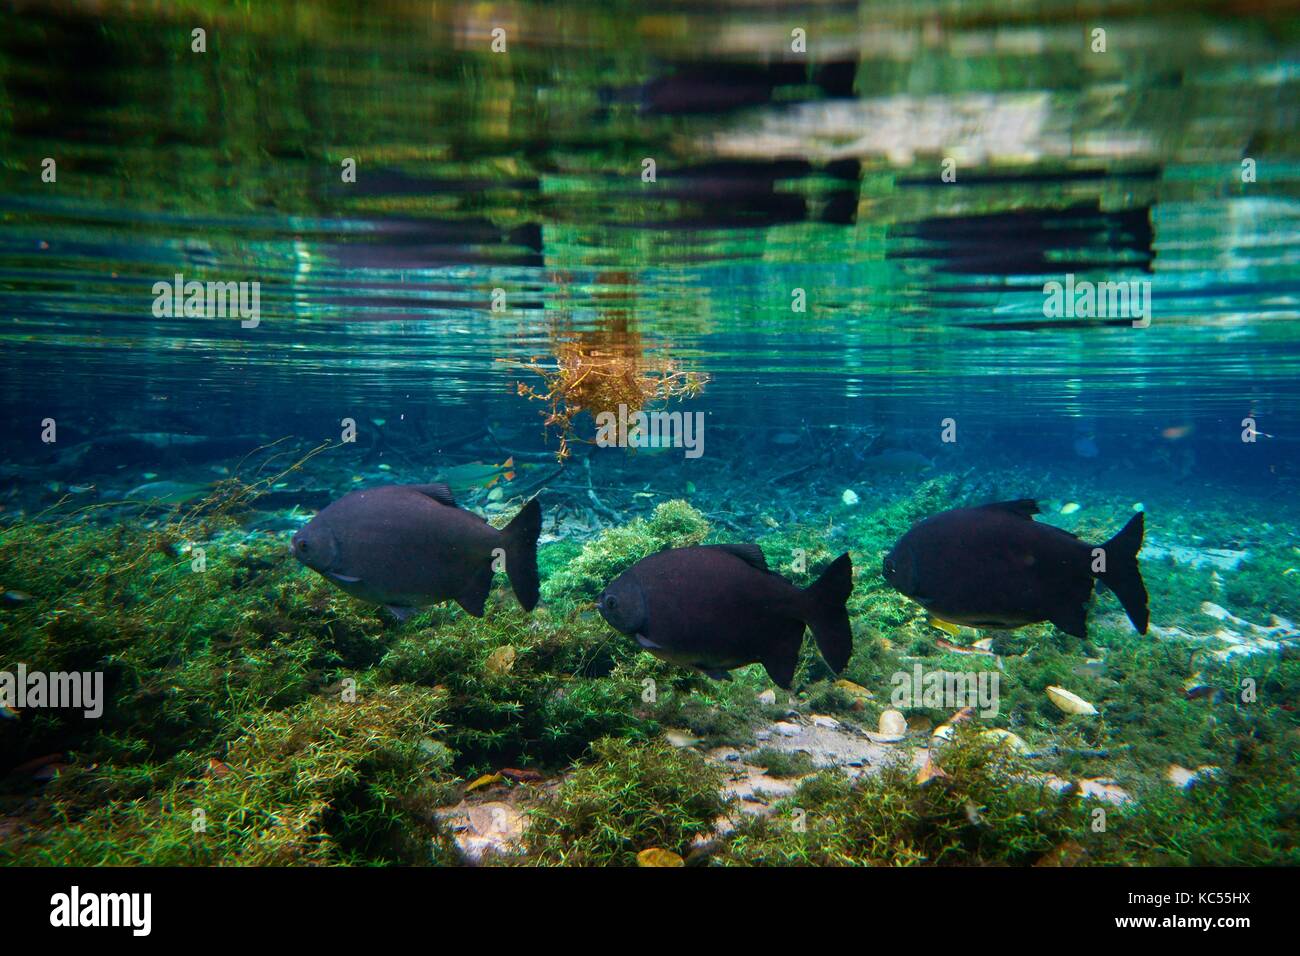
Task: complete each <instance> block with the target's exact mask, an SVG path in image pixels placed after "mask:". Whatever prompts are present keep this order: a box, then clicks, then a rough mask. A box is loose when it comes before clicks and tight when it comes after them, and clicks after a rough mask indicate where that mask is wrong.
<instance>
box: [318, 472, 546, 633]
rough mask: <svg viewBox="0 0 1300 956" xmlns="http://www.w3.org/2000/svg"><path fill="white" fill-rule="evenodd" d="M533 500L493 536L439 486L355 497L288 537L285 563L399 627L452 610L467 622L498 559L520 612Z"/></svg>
mask: <svg viewBox="0 0 1300 956" xmlns="http://www.w3.org/2000/svg"><path fill="white" fill-rule="evenodd" d="M541 528H542V511H541V507H540V506H539V505H538V504H537V500H536V499H534V500H532V501H530V502H528V504H526V505H524V507H523V509H522V510H521V511H520V512H519V514H517V515H515V518H514V520H513V521H511V522H510V524H508V525H506V527H505V528H503V529H502V530H500V531H498V530H497V529H495V528H493V527H492V526H491V525H490V524H488V523H487V522H486V521H484V520H483V519H482V518H480V517H479V516H478V515H476V514H473V513H471V512H469V511H465V510H463V509H461V508H458V507H457V506H456V502H455V500H454V499H453V498H452V494H451V490H450V489H449V488H448V487H447V486H446V485H384V486H382V487H379V488H369V489H366V490H364V491H354V492H352V493H351V494H348V495H344V496H343V497H342V498H340V499H339V500H338V501H336V502H334V503H333V504H331V505H329V506H328V507H326V508H324V509H322V510H321V512H320V513H319V514H317V515H316V517H314V518H312V519H311V521H310V522H308V523H307V525H306V526H305V527H303V528H302V529H301V530H300V531H299V532H298V533H297V534H295V535H294V536H293V553H294V555H295V556H296V557H297V558H298V560H299V561H301V562H302V563H303V564H305V565H307V567H309V568H311V569H312V570H313V571H316V572H317V573H319V574H321V575H322V576H324V577H326V578H328V579H329V580H330V581H332V582H334V583H335V584H337V585H338V586H339V587H340V588H342V589H343V590H344V591H346V592H347V593H348V594H351V595H352V596H353V597H358V598H360V599H361V600H363V601H369V602H371V603H372V604H382V605H384V606H385V607H387V608H388V609H389V610H390V611H392V612H393V614H394V615H396V616H397V618H398V619H399V620H405V619H406V618H407V617H409V616H410V615H411V614H413V613H414V612H415V610H416V609H417V608H421V607H426V606H428V605H430V604H437V603H439V602H441V601H455V602H456V603H457V604H459V605H460V606H461V607H463V608H464V609H465V610H466V611H468V612H469V613H470V614H472V615H474V616H475V617H481V616H482V615H483V604H484V602H485V601H486V600H487V596H488V591H489V590H491V587H492V574H493V571H494V570H496V566H497V559H498V558H500V559H502V560H503V561H504V570H505V572H506V576H507V577H509V579H510V584H511V586H512V587H513V588H514V591H515V596H516V597H518V598H519V603H520V604H522V605H523V606H524V609H525V610H527V611H531V610H532V609H533V608H534V607H535V606H536V605H537V594H538V580H537V535H538V533H539V532H540V531H541Z"/></svg>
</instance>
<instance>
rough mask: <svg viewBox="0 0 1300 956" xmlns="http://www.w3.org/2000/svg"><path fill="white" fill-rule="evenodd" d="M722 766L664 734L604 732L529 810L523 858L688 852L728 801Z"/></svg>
mask: <svg viewBox="0 0 1300 956" xmlns="http://www.w3.org/2000/svg"><path fill="white" fill-rule="evenodd" d="M721 787H722V772H721V771H720V770H719V769H718V768H717V767H716V766H715V765H713V764H710V763H708V762H706V761H705V759H704V758H703V757H701V756H700V755H699V754H697V753H695V752H694V751H692V750H688V749H678V748H675V747H672V746H670V745H668V744H666V743H664V742H662V741H650V742H635V741H627V740H618V739H613V738H603V739H601V740H597V741H596V742H595V743H593V744H592V746H591V754H590V756H589V757H588V758H587V759H585V760H584V761H582V763H580V764H579V765H578V766H577V768H576V769H575V770H574V772H573V773H572V774H571V775H570V776H569V777H568V778H567V779H566V780H565V782H564V783H563V784H561V785H560V789H559V791H558V792H557V793H556V794H555V796H554V797H552V798H551V799H549V800H546V801H545V802H543V803H542V804H541V805H540V806H538V807H536V808H535V809H533V810H532V811H530V814H529V816H530V822H529V826H528V829H527V830H526V831H525V835H524V842H525V849H526V857H525V862H528V863H532V864H537V865H542V866H554V865H566V866H609V865H614V866H632V865H635V863H636V855H637V853H638V852H640V851H641V850H647V849H653V848H658V849H664V850H671V851H672V852H674V853H677V854H679V855H682V856H685V855H686V854H687V853H688V852H689V850H690V846H691V841H692V840H693V839H694V838H695V837H697V836H699V835H704V834H708V833H710V832H711V831H712V829H713V826H714V823H715V821H716V820H717V819H718V817H720V816H721V815H722V814H723V812H724V811H725V810H726V808H727V804H726V801H725V800H724V799H723V797H722V796H721Z"/></svg>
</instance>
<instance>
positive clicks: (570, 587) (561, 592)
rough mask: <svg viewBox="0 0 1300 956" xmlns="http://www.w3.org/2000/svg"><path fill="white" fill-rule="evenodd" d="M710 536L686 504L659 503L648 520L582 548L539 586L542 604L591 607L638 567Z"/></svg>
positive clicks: (606, 533) (704, 521) (620, 528)
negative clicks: (647, 559) (619, 578)
mask: <svg viewBox="0 0 1300 956" xmlns="http://www.w3.org/2000/svg"><path fill="white" fill-rule="evenodd" d="M709 531H710V527H709V522H708V520H707V519H706V518H705V517H704V515H703V514H701V513H700V512H699V511H698V510H697V509H695V508H694V507H692V506H691V505H690V504H688V503H687V502H685V501H680V500H674V501H665V502H662V503H661V504H659V505H657V506H656V507H655V510H654V513H653V514H652V515H651V516H650V517H649V518H634V519H632V520H631V521H629V522H628V523H627V524H625V525H619V526H616V527H613V528H607V529H605V530H604V531H603V532H601V533H600V534H599V535H598V536H596V537H595V538H593V539H592V540H590V541H588V542H587V543H586V544H584V545H583V547H582V550H581V552H579V553H578V555H577V556H576V557H574V558H573V559H572V561H570V563H569V565H568V567H565V568H561V569H558V570H557V571H556V572H555V574H554V575H553V576H551V577H550V578H549V579H547V580H546V581H545V582H543V584H542V598H543V600H545V601H548V602H551V601H554V602H560V603H575V602H581V601H593V600H595V599H596V598H597V597H598V596H599V595H600V592H601V591H603V590H604V589H605V586H606V585H607V584H609V583H610V582H611V581H612V580H614V578H616V577H617V576H618V575H619V574H621V573H623V572H624V571H626V570H627V569H628V568H630V567H631V566H632V565H633V564H635V563H636V562H637V561H640V560H641V559H642V558H644V557H647V556H649V555H651V554H654V553H655V552H656V551H661V550H663V549H664V548H684V547H688V546H690V545H695V544H700V543H702V542H703V541H704V539H705V538H706V537H707V536H708V534H709Z"/></svg>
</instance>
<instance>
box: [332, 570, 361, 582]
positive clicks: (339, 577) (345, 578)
mask: <svg viewBox="0 0 1300 956" xmlns="http://www.w3.org/2000/svg"><path fill="white" fill-rule="evenodd" d="M325 573H326V574H327V575H329V576H330V577H331V578H332V579H333V580H335V581H338V582H339V583H341V584H360V583H361V579H360V578H354V577H352V576H351V575H350V574H335V573H334V572H333V571H326V572H325Z"/></svg>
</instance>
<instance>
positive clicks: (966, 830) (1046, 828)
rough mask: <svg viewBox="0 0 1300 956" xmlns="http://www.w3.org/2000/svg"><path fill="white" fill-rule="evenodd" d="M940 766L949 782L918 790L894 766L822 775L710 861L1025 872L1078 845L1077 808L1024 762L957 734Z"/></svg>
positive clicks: (1080, 816)
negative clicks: (999, 866) (1033, 776)
mask: <svg viewBox="0 0 1300 956" xmlns="http://www.w3.org/2000/svg"><path fill="white" fill-rule="evenodd" d="M940 762H941V764H942V766H943V768H944V771H945V772H946V773H947V774H948V776H947V778H945V779H941V780H936V781H933V782H932V783H931V784H929V785H928V786H925V787H922V786H920V785H918V784H917V783H916V781H915V779H914V778H915V771H914V770H913V769H912V767H911V764H910V762H908V761H906V760H901V759H900V760H894V761H890V762H888V763H887V764H886V765H885V766H884V767H882V768H881V769H880V770H879V772H877V773H874V774H870V775H864V776H863V777H860V778H859V779H858V780H857V781H850V780H849V779H848V778H846V777H845V776H844V775H843V774H841V773H838V772H835V771H823V772H822V773H819V774H817V775H816V776H814V777H812V778H810V779H809V780H807V781H804V782H803V783H801V784H800V786H799V788H798V789H797V790H796V791H795V793H794V794H793V795H792V796H791V797H788V798H786V799H785V800H782V801H780V802H779V803H778V804H776V805H775V807H774V809H773V812H772V814H771V815H770V816H769V817H764V818H758V819H749V820H745V821H744V822H742V824H741V826H740V827H739V828H738V831H737V833H736V834H735V835H734V836H733V837H732V839H731V840H730V841H729V842H728V843H727V845H726V846H725V847H724V848H722V850H721V851H720V852H719V854H718V855H717V857H716V860H717V862H720V863H723V864H725V865H733V866H734V865H780V866H916V865H921V864H931V865H933V864H943V865H987V864H990V863H1006V864H1026V863H1033V862H1034V861H1035V860H1036V859H1037V858H1038V857H1040V856H1041V855H1043V854H1044V853H1046V852H1048V851H1049V850H1051V849H1052V848H1053V847H1055V846H1057V845H1059V844H1060V843H1061V842H1064V841H1065V840H1067V839H1085V838H1086V832H1087V829H1086V826H1085V823H1086V816H1085V814H1084V813H1083V812H1082V810H1081V808H1080V807H1079V806H1078V805H1077V803H1076V802H1075V801H1072V800H1070V799H1062V798H1060V797H1058V796H1057V795H1056V794H1055V793H1053V792H1051V791H1050V790H1048V789H1047V788H1045V787H1044V786H1042V785H1041V784H1039V783H1036V782H1032V781H1031V780H1030V779H1029V776H1028V775H1029V773H1030V771H1029V768H1028V766H1027V764H1026V762H1025V761H1024V760H1023V759H1021V758H1019V757H1017V756H1016V755H1015V754H1013V753H1012V752H1011V751H1010V750H1009V749H1008V748H1006V747H1001V746H997V745H994V744H989V743H988V742H986V741H982V740H980V739H979V738H978V736H976V735H975V734H974V733H972V732H970V731H969V730H967V731H961V732H959V733H958V735H957V737H956V739H955V740H954V741H953V742H952V743H950V744H948V745H946V746H945V747H944V748H943V752H942V756H941V758H940ZM797 820H798V821H801V822H802V826H796V825H795V823H796V821H797Z"/></svg>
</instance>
